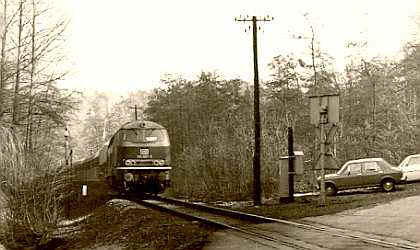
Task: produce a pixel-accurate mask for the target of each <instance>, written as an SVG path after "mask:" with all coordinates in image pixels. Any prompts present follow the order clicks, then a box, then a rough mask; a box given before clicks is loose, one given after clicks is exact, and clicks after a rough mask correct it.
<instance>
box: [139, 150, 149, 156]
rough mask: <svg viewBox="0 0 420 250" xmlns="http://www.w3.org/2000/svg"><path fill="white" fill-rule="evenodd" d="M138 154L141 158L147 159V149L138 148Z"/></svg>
mask: <svg viewBox="0 0 420 250" xmlns="http://www.w3.org/2000/svg"><path fill="white" fill-rule="evenodd" d="M139 154H140V157H141V158H147V157H149V149H148V148H140V151H139Z"/></svg>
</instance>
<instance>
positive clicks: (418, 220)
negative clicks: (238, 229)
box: [205, 196, 420, 250]
mask: <svg viewBox="0 0 420 250" xmlns="http://www.w3.org/2000/svg"><path fill="white" fill-rule="evenodd" d="M300 222H302V223H309V224H312V225H318V226H319V225H327V226H331V227H334V228H338V229H345V231H346V232H349V233H352V234H359V235H363V236H364V237H369V236H371V237H372V238H374V239H382V240H384V241H391V242H398V243H407V244H410V245H412V246H417V248H419V249H420V196H413V197H407V198H403V199H400V200H395V201H392V202H390V203H386V204H381V205H378V206H375V207H370V208H359V209H352V210H347V211H344V212H341V213H337V214H334V215H324V216H317V217H308V218H305V219H303V220H300ZM262 226H263V227H265V228H270V230H276V231H277V232H280V231H281V230H284V227H283V226H282V225H280V224H276V223H273V224H264V225H262ZM285 234H289V235H291V236H293V238H299V239H300V240H302V241H301V242H311V244H313V245H312V246H316V247H319V248H320V249H384V248H383V247H380V246H375V245H363V244H362V242H361V243H360V244H358V243H357V242H356V245H348V244H349V243H346V242H345V239H343V238H335V239H334V238H331V237H329V238H328V239H326V238H324V239H323V237H322V236H319V235H315V234H314V233H311V232H309V231H308V233H304V232H302V231H300V232H299V233H298V234H297V233H293V232H290V231H287V232H285ZM318 238H320V239H318ZM351 244H353V243H351ZM303 248H306V247H303ZM205 249H208V250H212V249H258V250H261V249H273V248H271V247H267V246H261V245H259V244H257V243H255V242H254V241H250V240H244V239H243V238H241V237H239V236H238V235H236V234H235V233H232V232H227V231H219V232H216V233H215V234H214V235H213V236H212V238H211V243H209V244H208V245H207V246H206V248H205ZM282 249H283V248H282ZM284 249H293V247H284ZM308 249H311V248H310V247H308Z"/></svg>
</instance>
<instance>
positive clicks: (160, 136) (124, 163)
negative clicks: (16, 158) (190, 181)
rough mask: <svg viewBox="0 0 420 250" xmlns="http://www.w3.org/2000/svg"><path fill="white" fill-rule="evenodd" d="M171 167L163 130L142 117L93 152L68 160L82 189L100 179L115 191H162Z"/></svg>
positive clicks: (166, 133) (124, 127)
mask: <svg viewBox="0 0 420 250" xmlns="http://www.w3.org/2000/svg"><path fill="white" fill-rule="evenodd" d="M171 169H172V167H171V154H170V140H169V135H168V132H167V130H166V129H165V127H163V126H162V125H160V124H158V123H156V122H153V121H144V120H143V121H131V122H127V123H125V124H123V125H122V126H121V127H120V128H119V129H118V130H117V131H116V132H115V133H114V134H113V135H112V137H111V138H110V139H109V140H108V141H107V142H106V143H105V144H104V145H103V147H102V148H101V149H100V150H99V151H98V152H97V153H96V154H95V155H93V156H91V157H89V158H86V159H82V160H79V161H75V162H73V163H72V170H73V171H74V173H75V177H76V179H77V180H78V182H80V184H81V185H82V190H83V189H84V188H86V189H87V187H88V184H89V183H98V182H102V183H106V184H107V185H108V186H109V187H110V188H111V190H113V191H116V192H117V193H119V194H126V193H153V194H158V193H162V192H164V191H165V189H166V188H167V187H169V186H170V181H171V180H170V171H171ZM82 192H83V191H82Z"/></svg>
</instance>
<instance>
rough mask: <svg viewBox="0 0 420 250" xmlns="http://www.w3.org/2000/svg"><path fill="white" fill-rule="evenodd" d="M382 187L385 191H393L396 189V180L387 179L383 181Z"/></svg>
mask: <svg viewBox="0 0 420 250" xmlns="http://www.w3.org/2000/svg"><path fill="white" fill-rule="evenodd" d="M382 189H383V190H384V191H385V192H391V191H394V190H395V182H394V180H391V179H386V180H383V181H382Z"/></svg>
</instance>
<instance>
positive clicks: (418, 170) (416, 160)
mask: <svg viewBox="0 0 420 250" xmlns="http://www.w3.org/2000/svg"><path fill="white" fill-rule="evenodd" d="M398 168H399V169H400V170H401V171H402V172H403V177H402V178H403V180H406V181H419V180H420V154H416V155H409V156H407V157H406V158H405V159H404V160H403V161H402V162H401V163H400V165H398Z"/></svg>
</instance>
